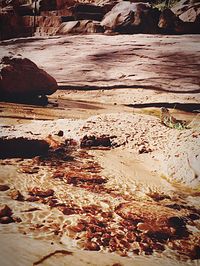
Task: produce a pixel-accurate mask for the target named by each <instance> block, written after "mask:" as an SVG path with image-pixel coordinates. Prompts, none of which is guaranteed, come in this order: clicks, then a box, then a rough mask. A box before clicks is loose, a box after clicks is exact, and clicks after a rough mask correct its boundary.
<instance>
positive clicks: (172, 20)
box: [158, 9, 200, 34]
mask: <svg viewBox="0 0 200 266" xmlns="http://www.w3.org/2000/svg"><path fill="white" fill-rule="evenodd" d="M158 26H159V28H160V29H161V30H162V33H166V34H199V33H200V24H199V22H184V21H182V20H181V19H180V18H179V17H177V16H176V15H175V14H174V13H173V12H172V10H170V9H165V10H163V11H162V13H161V15H160V18H159V22H158Z"/></svg>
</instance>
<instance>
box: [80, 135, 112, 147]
mask: <svg viewBox="0 0 200 266" xmlns="http://www.w3.org/2000/svg"><path fill="white" fill-rule="evenodd" d="M80 146H81V148H85V147H98V146H102V147H111V146H112V144H111V140H110V137H108V136H104V135H102V136H100V137H96V136H87V135H86V136H84V137H83V138H82V140H81V144H80Z"/></svg>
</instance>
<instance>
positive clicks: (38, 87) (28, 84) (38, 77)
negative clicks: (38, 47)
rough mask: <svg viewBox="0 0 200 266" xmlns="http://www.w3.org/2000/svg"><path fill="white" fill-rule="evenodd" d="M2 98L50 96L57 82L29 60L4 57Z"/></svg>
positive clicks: (0, 71)
mask: <svg viewBox="0 0 200 266" xmlns="http://www.w3.org/2000/svg"><path fill="white" fill-rule="evenodd" d="M0 75H1V80H0V97H3V98H4V99H10V98H20V97H22V98H23V97H29V98H31V97H34V96H38V95H50V94H52V93H54V92H55V91H56V90H57V88H58V85H57V82H56V80H55V79H54V78H53V77H52V76H50V75H49V74H48V73H47V72H45V71H44V70H42V69H40V68H38V67H37V65H36V64H35V63H33V62H32V61H31V60H29V59H27V58H22V57H21V56H18V57H14V56H13V57H11V56H10V57H8V56H6V57H3V58H2V60H1V70H0Z"/></svg>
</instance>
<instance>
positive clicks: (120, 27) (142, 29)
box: [101, 1, 160, 34]
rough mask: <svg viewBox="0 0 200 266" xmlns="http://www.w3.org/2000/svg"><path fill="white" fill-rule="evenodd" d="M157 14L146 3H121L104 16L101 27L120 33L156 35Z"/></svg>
mask: <svg viewBox="0 0 200 266" xmlns="http://www.w3.org/2000/svg"><path fill="white" fill-rule="evenodd" d="M159 14H160V12H159V10H158V9H156V8H152V7H151V6H150V5H149V4H148V3H132V2H129V1H122V2H120V3H118V4H116V5H115V6H114V7H113V8H112V9H111V11H110V12H108V13H107V14H106V15H105V16H104V19H103V20H102V22H101V25H102V26H103V27H104V29H105V30H112V31H115V32H120V33H132V34H133V33H158V32H159V28H158V26H157V24H158V19H159Z"/></svg>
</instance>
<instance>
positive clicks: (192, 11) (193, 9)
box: [172, 0, 200, 22]
mask: <svg viewBox="0 0 200 266" xmlns="http://www.w3.org/2000/svg"><path fill="white" fill-rule="evenodd" d="M172 11H173V12H174V13H175V14H176V15H177V16H179V18H180V19H181V20H183V21H184V22H195V21H199V22H200V2H199V1H198V0H195V1H194V0H189V1H188V0H181V1H178V3H177V4H176V5H175V6H174V7H173V8H172Z"/></svg>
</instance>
